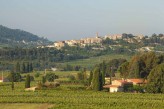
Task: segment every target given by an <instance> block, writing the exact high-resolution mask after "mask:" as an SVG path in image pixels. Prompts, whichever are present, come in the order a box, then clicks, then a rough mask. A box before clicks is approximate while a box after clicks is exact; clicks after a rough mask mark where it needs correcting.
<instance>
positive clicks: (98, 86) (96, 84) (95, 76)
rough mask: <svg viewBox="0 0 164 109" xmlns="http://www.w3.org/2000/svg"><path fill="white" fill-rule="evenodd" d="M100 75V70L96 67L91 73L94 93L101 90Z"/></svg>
mask: <svg viewBox="0 0 164 109" xmlns="http://www.w3.org/2000/svg"><path fill="white" fill-rule="evenodd" d="M102 84H103V81H102V74H101V73H100V68H98V67H96V68H95V69H94V72H93V79H92V89H93V90H95V91H101V90H102V86H103V85H102Z"/></svg>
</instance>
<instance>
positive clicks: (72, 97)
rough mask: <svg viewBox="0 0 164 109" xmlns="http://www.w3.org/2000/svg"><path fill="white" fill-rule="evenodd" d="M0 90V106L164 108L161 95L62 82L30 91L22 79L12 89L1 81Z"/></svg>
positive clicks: (57, 108) (5, 107)
mask: <svg viewBox="0 0 164 109" xmlns="http://www.w3.org/2000/svg"><path fill="white" fill-rule="evenodd" d="M35 85H36V82H33V83H32V86H35ZM0 92H1V93H0V109H2V108H3V109H11V107H12V106H13V108H12V109H20V107H23V106H25V107H26V108H22V109H28V107H29V106H32V107H31V108H29V109H40V108H39V107H42V105H43V107H45V108H42V109H46V108H48V107H49V106H50V107H51V109H164V95H163V94H136V93H109V92H104V91H102V92H95V91H90V90H85V87H84V86H82V85H64V84H63V85H62V84H61V86H60V87H58V88H55V89H46V90H37V91H35V92H32V91H24V82H18V83H15V90H13V91H12V90H11V86H10V84H9V83H5V84H2V83H1V84H0ZM7 104H9V105H7ZM44 104H48V105H46V106H44ZM22 105H23V106H22Z"/></svg>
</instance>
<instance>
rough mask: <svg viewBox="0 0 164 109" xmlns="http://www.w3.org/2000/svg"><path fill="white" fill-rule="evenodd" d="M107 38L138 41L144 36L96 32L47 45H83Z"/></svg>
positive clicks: (59, 46) (93, 43)
mask: <svg viewBox="0 0 164 109" xmlns="http://www.w3.org/2000/svg"><path fill="white" fill-rule="evenodd" d="M107 38H108V39H111V40H114V41H116V40H119V39H123V40H124V41H127V42H129V43H134V40H135V41H137V42H140V41H141V39H143V38H144V36H143V35H137V36H133V35H131V37H127V36H126V35H124V34H113V35H105V36H99V35H98V33H97V34H96V36H95V37H89V38H82V39H80V40H65V41H57V42H55V43H54V44H53V45H49V46H47V47H55V48H58V49H60V48H62V47H64V46H66V45H68V46H80V47H85V46H86V45H95V44H99V45H101V43H102V41H103V40H105V39H107ZM132 38H133V39H132Z"/></svg>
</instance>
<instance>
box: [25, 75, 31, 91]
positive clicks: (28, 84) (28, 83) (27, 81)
mask: <svg viewBox="0 0 164 109" xmlns="http://www.w3.org/2000/svg"><path fill="white" fill-rule="evenodd" d="M30 82H31V81H30V75H27V76H26V81H25V88H30Z"/></svg>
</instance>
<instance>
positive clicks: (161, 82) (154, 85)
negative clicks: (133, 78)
mask: <svg viewBox="0 0 164 109" xmlns="http://www.w3.org/2000/svg"><path fill="white" fill-rule="evenodd" d="M146 91H147V92H150V93H164V63H163V64H160V65H158V66H156V67H155V68H154V69H152V70H151V72H150V74H149V76H148V83H147V86H146Z"/></svg>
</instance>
